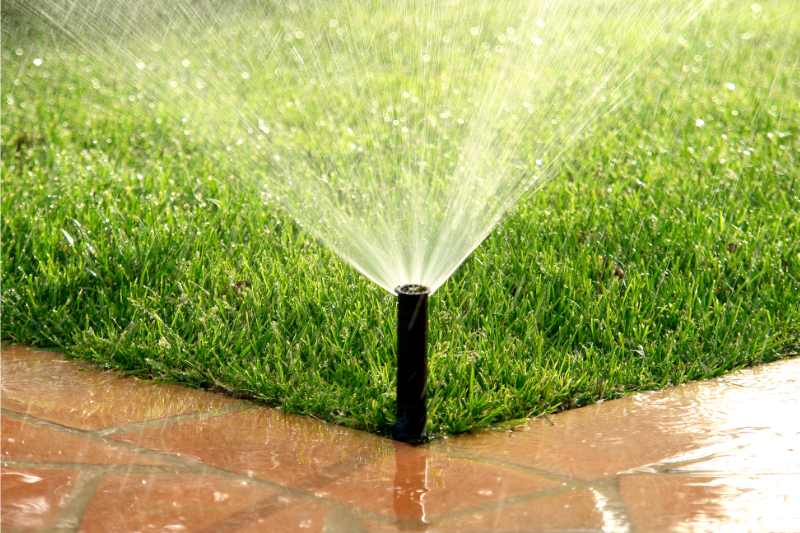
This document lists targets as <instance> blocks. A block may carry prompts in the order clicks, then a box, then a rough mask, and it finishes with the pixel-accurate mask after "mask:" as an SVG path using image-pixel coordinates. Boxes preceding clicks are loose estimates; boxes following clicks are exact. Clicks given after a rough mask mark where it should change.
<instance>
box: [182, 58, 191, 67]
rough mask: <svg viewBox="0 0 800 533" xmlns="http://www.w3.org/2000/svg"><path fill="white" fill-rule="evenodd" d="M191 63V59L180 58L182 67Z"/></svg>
mask: <svg viewBox="0 0 800 533" xmlns="http://www.w3.org/2000/svg"><path fill="white" fill-rule="evenodd" d="M191 64H192V62H191V61H189V60H188V59H183V60H181V66H182V67H183V68H189V65H191Z"/></svg>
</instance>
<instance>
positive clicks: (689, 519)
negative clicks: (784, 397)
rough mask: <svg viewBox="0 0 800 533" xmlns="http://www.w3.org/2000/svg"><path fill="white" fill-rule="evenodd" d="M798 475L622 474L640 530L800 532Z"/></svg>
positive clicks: (624, 490)
mask: <svg viewBox="0 0 800 533" xmlns="http://www.w3.org/2000/svg"><path fill="white" fill-rule="evenodd" d="M798 487H800V473H794V474H777V475H761V476H759V475H738V474H734V473H731V474H730V475H728V476H726V477H719V476H715V475H706V474H695V475H663V474H640V475H631V476H623V477H622V479H621V480H620V492H621V494H622V497H623V498H624V500H625V504H626V506H627V507H628V509H629V511H630V516H631V520H632V523H633V525H634V526H635V527H636V528H637V530H639V531H800V492H798Z"/></svg>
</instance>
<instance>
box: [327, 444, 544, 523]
mask: <svg viewBox="0 0 800 533" xmlns="http://www.w3.org/2000/svg"><path fill="white" fill-rule="evenodd" d="M387 452H388V453H387V454H386V455H385V456H383V457H381V458H379V459H378V460H376V461H374V462H372V463H370V464H367V465H365V466H363V467H362V468H360V469H358V470H356V471H354V472H352V473H348V474H347V475H344V476H342V477H340V478H339V479H336V480H334V481H333V482H330V483H327V484H324V485H319V486H317V487H316V489H317V490H319V491H322V492H323V493H325V494H326V495H327V496H328V497H329V498H331V499H334V500H336V501H341V502H344V503H347V504H348V505H352V506H355V507H358V508H362V509H365V510H368V511H370V512H373V513H376V514H384V515H387V516H393V517H394V518H395V519H396V521H397V523H398V524H399V525H401V526H403V527H405V528H408V529H415V528H416V529H425V526H426V525H428V524H434V525H436V524H438V523H439V522H440V518H441V517H442V516H444V515H446V514H451V513H458V512H460V511H463V510H465V509H470V508H486V509H491V508H494V507H496V506H497V503H498V502H500V501H503V500H505V499H507V498H514V497H519V496H522V495H530V494H534V493H536V492H539V491H542V490H544V489H552V488H558V487H559V486H560V485H559V483H557V482H556V481H553V480H549V479H546V478H543V477H541V476H537V475H535V474H526V473H520V472H516V471H513V470H509V469H507V468H502V467H498V466H496V465H486V464H481V463H477V462H474V461H468V460H464V459H459V458H453V457H448V456H446V455H443V454H440V453H435V452H431V451H430V450H428V449H427V448H415V447H412V446H408V445H405V444H398V443H396V444H394V446H393V448H392V449H390V450H387Z"/></svg>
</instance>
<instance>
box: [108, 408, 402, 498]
mask: <svg viewBox="0 0 800 533" xmlns="http://www.w3.org/2000/svg"><path fill="white" fill-rule="evenodd" d="M113 438H114V439H116V440H121V441H125V442H130V443H133V444H135V445H136V446H142V447H145V448H151V449H156V450H163V451H168V452H172V453H178V454H180V455H181V456H184V457H187V456H188V457H191V458H193V459H196V460H199V461H202V462H203V463H205V464H207V465H212V466H215V467H219V468H223V469H225V470H229V471H233V472H237V473H240V474H245V475H248V476H251V477H257V478H260V479H265V480H270V481H274V482H277V483H281V484H283V485H286V486H292V487H297V488H306V487H317V486H320V485H323V484H326V483H328V482H330V481H333V480H335V479H338V478H340V477H342V476H343V475H345V474H348V473H350V472H352V470H353V469H354V468H359V467H360V466H361V465H363V464H367V463H369V462H371V461H373V460H374V459H376V458H377V457H379V456H380V455H385V454H386V453H388V451H389V450H392V449H393V447H392V443H391V442H390V441H388V440H386V439H383V438H381V437H378V436H375V435H370V434H368V433H364V432H360V431H354V430H350V429H346V428H343V427H340V426H334V425H330V424H324V423H321V422H319V421H317V420H313V419H310V418H305V417H299V416H292V415H286V414H284V413H282V412H281V411H278V410H274V409H253V410H248V411H242V412H238V413H233V414H226V415H220V416H215V417H210V418H206V419H203V420H187V421H179V422H175V423H172V424H168V425H165V426H163V427H148V428H142V429H137V430H134V431H131V432H128V433H121V434H117V435H114V437H113Z"/></svg>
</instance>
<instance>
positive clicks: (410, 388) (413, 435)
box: [392, 285, 430, 443]
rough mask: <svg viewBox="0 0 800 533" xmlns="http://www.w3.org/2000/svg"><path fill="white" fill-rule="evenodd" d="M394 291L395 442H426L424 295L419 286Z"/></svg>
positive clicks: (425, 294) (426, 319) (409, 286)
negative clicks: (395, 302)
mask: <svg viewBox="0 0 800 533" xmlns="http://www.w3.org/2000/svg"><path fill="white" fill-rule="evenodd" d="M396 291H397V421H396V422H395V425H394V427H393V428H392V437H393V438H394V439H395V440H399V441H403V442H410V443H419V442H424V441H425V440H426V435H425V423H426V422H427V420H428V413H427V407H426V404H425V401H426V398H427V393H426V390H425V387H426V382H427V378H428V365H427V342H428V294H429V292H430V291H429V290H428V288H427V287H425V286H423V285H403V286H401V287H398V288H397V289H396Z"/></svg>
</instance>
